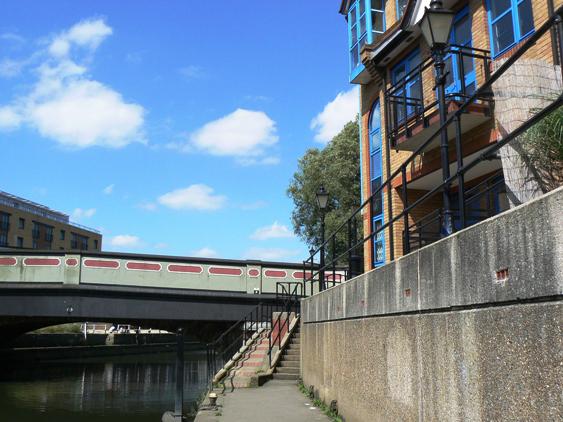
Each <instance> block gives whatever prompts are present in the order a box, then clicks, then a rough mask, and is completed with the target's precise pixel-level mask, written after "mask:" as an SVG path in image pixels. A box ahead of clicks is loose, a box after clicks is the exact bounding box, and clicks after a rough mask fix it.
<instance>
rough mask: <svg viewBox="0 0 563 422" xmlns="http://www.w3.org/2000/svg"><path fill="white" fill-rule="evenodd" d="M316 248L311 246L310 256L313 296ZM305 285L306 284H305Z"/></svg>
mask: <svg viewBox="0 0 563 422" xmlns="http://www.w3.org/2000/svg"><path fill="white" fill-rule="evenodd" d="M314 253H315V248H313V247H312V246H311V247H310V248H309V257H310V258H311V296H313V274H315V255H314ZM303 287H305V286H303Z"/></svg>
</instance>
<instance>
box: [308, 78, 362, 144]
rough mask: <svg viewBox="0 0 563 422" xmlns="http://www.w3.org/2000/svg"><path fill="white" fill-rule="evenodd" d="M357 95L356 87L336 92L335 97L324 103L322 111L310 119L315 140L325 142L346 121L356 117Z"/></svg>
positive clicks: (339, 129) (340, 128) (332, 136)
mask: <svg viewBox="0 0 563 422" xmlns="http://www.w3.org/2000/svg"><path fill="white" fill-rule="evenodd" d="M358 95H359V90H358V88H352V89H351V90H349V91H346V92H340V93H338V95H337V96H336V98H335V99H334V100H332V101H331V102H329V103H328V104H327V105H325V107H324V109H323V111H321V112H320V113H319V114H317V115H316V116H315V118H313V120H311V130H314V131H315V132H316V134H315V140H316V141H318V142H321V143H324V144H326V143H327V142H329V141H330V140H331V139H332V138H334V136H336V135H337V134H338V133H339V132H340V131H341V130H342V128H343V127H344V125H345V124H346V123H348V122H349V121H350V120H354V119H355V118H356V114H358V101H359V100H358Z"/></svg>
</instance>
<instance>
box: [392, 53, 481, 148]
mask: <svg viewBox="0 0 563 422" xmlns="http://www.w3.org/2000/svg"><path fill="white" fill-rule="evenodd" d="M444 61H445V67H446V69H445V73H446V75H445V77H446V101H447V102H450V101H456V102H458V103H459V104H461V103H463V102H465V101H466V100H467V99H469V98H470V97H472V95H473V93H474V92H475V91H477V89H478V86H477V82H478V79H477V78H476V73H477V69H482V70H483V72H484V81H481V82H486V81H488V80H489V78H490V67H491V57H490V54H489V51H487V50H482V49H479V48H473V47H467V46H458V45H451V46H450V47H449V48H448V49H447V50H446V55H445V60H444ZM429 84H432V85H431V87H429V86H428V85H429ZM434 85H435V79H434V59H433V58H432V57H429V58H427V59H426V60H425V61H423V62H422V63H421V64H419V65H418V66H416V67H415V68H414V69H412V70H411V71H410V72H409V73H407V74H406V75H405V76H404V78H402V79H401V80H399V81H396V82H395V83H394V84H393V85H392V86H391V87H390V88H389V89H388V90H387V91H386V92H385V104H386V112H387V116H386V117H387V119H386V121H387V125H388V129H387V130H388V133H389V136H390V138H391V142H392V145H394V146H396V145H397V140H398V139H399V138H401V137H405V138H409V137H410V136H411V135H412V130H413V127H415V126H417V125H418V124H422V127H423V128H427V127H429V126H430V124H431V117H432V116H433V115H435V113H437V111H438V100H437V99H436V94H435V89H434V88H435V86H434ZM430 93H432V97H431V98H427V97H425V94H426V95H428V94H430ZM473 101H474V102H475V103H487V104H488V103H490V101H491V93H490V91H486V92H484V93H479V95H477V96H476V97H475V98H474V100H473Z"/></svg>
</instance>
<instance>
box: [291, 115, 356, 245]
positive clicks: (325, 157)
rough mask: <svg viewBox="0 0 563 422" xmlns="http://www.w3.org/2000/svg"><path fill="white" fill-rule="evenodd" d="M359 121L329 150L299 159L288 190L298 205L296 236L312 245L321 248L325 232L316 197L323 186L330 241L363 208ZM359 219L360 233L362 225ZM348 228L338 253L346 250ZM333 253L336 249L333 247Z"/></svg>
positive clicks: (294, 220)
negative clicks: (325, 194) (354, 212)
mask: <svg viewBox="0 0 563 422" xmlns="http://www.w3.org/2000/svg"><path fill="white" fill-rule="evenodd" d="M359 139H360V135H359V128H358V122H357V121H351V122H349V123H347V124H346V125H345V126H344V128H343V129H342V131H341V132H340V133H339V134H338V135H336V136H335V137H334V138H333V139H332V140H331V141H330V142H329V143H328V144H327V146H326V147H325V148H323V149H318V148H311V149H308V150H307V151H306V152H305V154H304V155H303V157H302V158H301V159H300V160H299V164H298V170H297V171H296V172H295V174H294V175H293V178H292V180H291V182H290V184H289V187H288V189H287V194H288V196H289V197H290V198H291V199H292V200H293V202H294V205H295V206H294V209H293V212H292V218H291V219H292V223H293V229H294V231H295V234H297V235H298V236H299V237H300V238H301V239H303V240H304V241H305V242H306V243H307V244H308V245H311V246H314V247H318V246H319V245H320V233H321V223H320V221H321V211H320V210H319V209H318V207H317V203H316V197H315V194H316V192H317V191H318V190H319V187H320V186H321V185H323V186H324V187H325V188H326V190H327V191H328V192H329V194H330V197H329V204H328V207H327V213H326V218H325V223H326V234H327V238H328V236H329V235H330V234H332V233H333V232H334V231H335V230H336V229H337V228H338V226H340V225H341V224H342V223H343V222H345V221H346V219H347V218H348V217H349V216H350V214H351V213H352V212H353V211H354V210H356V209H357V208H358V207H359V206H360V202H361V199H360V198H361V195H360V148H359ZM359 221H360V216H358V224H357V233H356V236H357V238H358V239H359V236H361V230H362V227H361V226H362V225H361V224H360V223H359ZM347 233H348V232H347V228H344V230H342V231H341V232H339V234H338V236H337V253H342V252H343V251H344V250H346V244H347ZM328 249H329V251H330V253H332V252H333V251H332V247H331V246H330V245H329V248H328Z"/></svg>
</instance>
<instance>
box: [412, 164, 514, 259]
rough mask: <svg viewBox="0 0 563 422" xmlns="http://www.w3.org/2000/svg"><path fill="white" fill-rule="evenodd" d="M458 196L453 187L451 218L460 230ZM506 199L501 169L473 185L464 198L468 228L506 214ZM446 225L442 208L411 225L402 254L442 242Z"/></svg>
mask: <svg viewBox="0 0 563 422" xmlns="http://www.w3.org/2000/svg"><path fill="white" fill-rule="evenodd" d="M458 195H459V193H458V192H456V189H455V187H454V192H452V194H451V200H452V209H451V211H450V215H451V219H452V223H453V226H454V228H455V229H456V230H459V229H460V228H461V213H460V211H459V210H460V208H459V196H458ZM505 197H506V187H505V184H504V176H503V173H502V170H500V171H496V172H493V173H492V174H490V175H489V176H488V177H487V178H485V179H484V180H481V181H480V182H478V183H476V184H474V186H472V187H470V188H469V189H468V190H466V191H465V195H464V199H465V223H466V226H472V225H473V224H476V223H479V222H480V221H483V220H486V219H487V218H490V217H492V216H494V215H497V214H499V213H501V212H503V211H505V210H506V209H507V208H508V203H507V201H506V200H505V199H504V198H505ZM443 222H444V210H443V208H441V207H440V208H437V209H435V210H434V211H432V212H430V213H428V214H427V215H425V216H424V217H422V218H420V219H417V221H416V222H414V223H413V224H411V225H409V227H408V231H407V232H405V231H404V230H403V253H405V254H406V253H409V252H411V251H414V250H417V249H420V248H422V247H424V246H426V245H430V244H431V243H434V242H436V241H438V240H440V239H442V238H443V237H444V233H443V232H442V230H443V229H442V228H443Z"/></svg>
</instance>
